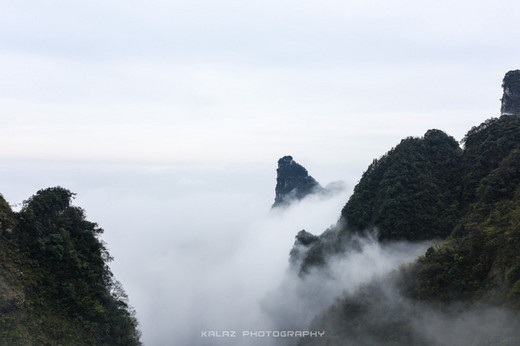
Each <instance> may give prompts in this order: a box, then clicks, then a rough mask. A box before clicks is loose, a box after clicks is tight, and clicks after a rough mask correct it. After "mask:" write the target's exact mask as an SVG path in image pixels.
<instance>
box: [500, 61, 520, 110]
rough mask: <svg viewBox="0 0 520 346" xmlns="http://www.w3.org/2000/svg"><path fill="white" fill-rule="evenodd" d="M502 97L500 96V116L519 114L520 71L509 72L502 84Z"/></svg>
mask: <svg viewBox="0 0 520 346" xmlns="http://www.w3.org/2000/svg"><path fill="white" fill-rule="evenodd" d="M502 88H504V95H503V96H502V107H501V108H500V113H501V114H502V115H515V114H520V70H514V71H509V72H507V73H506V75H505V77H504V81H503V83H502Z"/></svg>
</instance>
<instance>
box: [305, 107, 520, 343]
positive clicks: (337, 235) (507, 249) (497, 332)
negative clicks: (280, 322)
mask: <svg viewBox="0 0 520 346" xmlns="http://www.w3.org/2000/svg"><path fill="white" fill-rule="evenodd" d="M367 231H372V232H377V234H378V237H379V239H380V241H382V242H385V241H397V240H409V241H417V240H427V239H429V240H433V239H436V240H437V241H436V245H434V246H432V247H430V248H429V249H428V250H427V251H426V253H425V254H424V255H423V256H421V257H420V258H418V259H417V260H416V261H415V262H414V263H411V264H409V265H406V266H403V267H401V268H399V270H397V271H395V272H393V273H392V274H391V275H390V276H388V277H385V278H380V279H377V280H374V281H373V282H371V283H369V284H367V285H364V286H362V287H360V288H359V290H358V291H357V292H356V293H355V294H353V295H345V296H344V297H342V298H340V299H338V300H337V301H336V303H335V304H334V305H333V306H332V307H330V308H329V309H328V310H327V312H325V313H324V314H323V315H321V316H319V317H317V318H316V319H315V321H314V322H313V326H312V327H313V328H318V329H324V330H326V331H327V338H326V339H324V340H321V341H316V340H305V339H304V340H301V342H300V344H301V345H311V344H312V345H314V344H323V345H325V344H326V345H417V344H424V345H443V344H449V345H452V344H453V345H463V344H473V345H517V344H518V343H519V342H520V334H519V333H518V332H517V330H518V329H519V327H520V310H519V309H520V116H518V115H502V116H501V117H499V118H491V119H488V120H486V121H485V122H483V123H482V124H480V125H479V126H475V127H473V128H472V129H471V130H470V131H469V132H468V133H467V135H466V136H465V137H464V138H463V140H462V141H461V147H460V146H459V145H458V143H457V142H456V141H455V140H454V139H453V138H452V137H450V136H448V135H446V134H445V133H443V132H442V131H439V130H429V131H428V132H427V133H426V134H425V135H424V137H421V138H412V137H410V138H406V139H404V140H403V141H401V143H400V144H398V145H397V146H396V147H395V148H393V149H391V150H390V151H389V152H388V153H387V154H385V155H384V156H383V157H381V158H379V159H376V160H374V162H373V163H372V164H371V165H370V166H369V167H368V169H367V170H366V171H365V173H364V174H363V176H362V178H361V179H360V181H359V183H358V185H357V186H356V187H355V189H354V193H353V195H352V196H351V197H350V199H349V201H348V202H347V204H346V205H345V207H344V208H343V210H342V212H341V221H340V222H339V223H338V225H337V226H336V228H335V229H334V232H332V234H333V235H334V236H331V231H330V230H329V231H328V232H326V233H325V234H324V235H322V236H320V237H319V239H318V240H317V241H315V242H314V243H313V244H312V245H311V246H310V247H309V249H308V252H307V257H306V258H305V259H304V261H303V263H302V269H303V273H305V271H306V270H307V268H309V267H312V266H323V265H325V263H326V258H327V256H331V255H333V254H337V253H340V252H341V251H342V248H341V246H338V244H340V243H341V242H342V241H344V239H348V238H349V237H351V236H352V235H353V234H360V233H363V232H367ZM470 321H474V322H471V323H470ZM436 328H437V329H436ZM464 330H466V332H464Z"/></svg>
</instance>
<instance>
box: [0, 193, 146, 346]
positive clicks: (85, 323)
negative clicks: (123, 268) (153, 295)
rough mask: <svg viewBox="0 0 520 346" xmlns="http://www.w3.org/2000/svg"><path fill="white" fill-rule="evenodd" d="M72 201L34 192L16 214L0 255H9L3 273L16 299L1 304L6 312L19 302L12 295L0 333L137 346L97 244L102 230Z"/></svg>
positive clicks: (31, 340) (132, 322) (12, 340)
mask: <svg viewBox="0 0 520 346" xmlns="http://www.w3.org/2000/svg"><path fill="white" fill-rule="evenodd" d="M73 197H74V194H73V193H72V192H70V191H68V190H66V189H64V188H61V187H55V188H49V189H44V190H40V191H38V192H37V193H36V194H35V195H34V196H32V197H31V198H30V199H28V200H27V201H25V202H24V205H23V208H22V210H21V211H20V212H19V213H17V214H16V215H15V217H16V220H15V223H14V224H15V225H16V226H15V228H14V230H13V232H12V234H11V236H10V239H4V240H2V242H3V243H2V248H0V250H2V251H5V252H7V251H8V250H9V252H10V253H11V254H13V253H15V254H16V256H14V257H13V256H5V254H4V256H5V257H6V258H7V261H6V263H8V266H9V267H7V269H9V270H7V269H6V267H5V265H4V269H5V270H4V271H3V272H2V274H3V275H4V274H5V277H7V278H9V277H11V278H12V280H8V281H5V285H4V286H5V287H8V288H10V289H12V290H14V291H15V292H18V293H17V294H18V296H17V295H16V294H14V293H13V294H11V295H5V296H4V298H5V300H6V301H7V302H10V303H6V304H7V306H13V302H15V301H16V299H19V298H16V299H15V298H13V297H23V303H21V304H18V305H17V308H16V309H11V310H9V311H8V313H7V315H5V314H3V315H2V318H3V322H2V323H1V324H0V332H1V333H3V334H4V335H5V336H6V339H5V340H8V344H24V343H28V344H46V343H49V344H75V345H138V344H140V342H139V331H138V330H137V320H136V319H135V316H134V312H133V310H132V309H131V308H130V307H129V306H128V300H127V297H126V294H125V293H124V290H123V289H122V287H121V285H120V284H119V283H118V282H117V281H115V280H114V279H113V275H112V273H111V271H110V269H109V267H108V262H109V261H110V260H111V257H110V255H109V254H108V252H107V250H106V248H105V246H104V245H103V243H102V242H101V241H100V240H99V239H98V235H99V234H101V233H102V232H103V230H102V229H101V228H99V227H98V226H97V224H95V223H93V222H89V221H87V220H86V219H85V213H84V211H83V210H82V209H81V208H79V207H76V206H73V205H72V204H71V202H72V199H73ZM21 268H23V270H22V269H21ZM12 271H15V272H16V271H19V272H22V273H23V275H22V276H19V277H17V276H16V275H13V273H12ZM15 305H16V304H15ZM0 312H1V308H0Z"/></svg>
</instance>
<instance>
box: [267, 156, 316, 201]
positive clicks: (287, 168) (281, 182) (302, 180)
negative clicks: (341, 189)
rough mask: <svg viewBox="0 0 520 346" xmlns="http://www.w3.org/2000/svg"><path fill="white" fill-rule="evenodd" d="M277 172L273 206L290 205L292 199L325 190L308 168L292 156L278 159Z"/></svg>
mask: <svg viewBox="0 0 520 346" xmlns="http://www.w3.org/2000/svg"><path fill="white" fill-rule="evenodd" d="M276 174H277V176H276V188H275V193H276V196H275V199H274V204H273V206H272V207H273V208H275V207H279V206H284V205H288V204H289V203H290V202H291V201H292V200H295V199H296V200H299V199H302V198H304V197H305V196H307V195H309V194H312V193H315V192H321V191H324V189H323V188H322V187H321V185H320V184H319V183H318V182H317V181H316V180H315V179H314V178H313V177H311V176H310V175H309V173H308V172H307V170H306V169H305V168H304V167H303V166H302V165H300V164H298V163H296V161H294V160H293V158H292V156H284V157H282V158H281V159H279V160H278V168H277V169H276Z"/></svg>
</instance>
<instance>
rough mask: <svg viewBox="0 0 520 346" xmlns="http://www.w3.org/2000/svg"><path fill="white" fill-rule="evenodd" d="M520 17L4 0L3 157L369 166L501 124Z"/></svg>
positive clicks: (293, 4)
mask: <svg viewBox="0 0 520 346" xmlns="http://www.w3.org/2000/svg"><path fill="white" fill-rule="evenodd" d="M519 7H520V4H518V3H516V2H512V1H493V2H491V1H475V0H472V1H445V0H440V1H439V0H436V1H421V2H417V1H375V0H372V1H371V0H368V1H367V0H363V1H357V0H356V1H290V0H285V1H284V0H282V1H280V0H277V1H270V0H262V1H255V0H251V1H245V2H244V1H231V0H224V1H200V0H189V1H159V0H151V1H129V0H125V1H117V0H113V1H85V0H83V1H70V0H69V1H53V0H47V1H24V0H19V1H3V0H2V1H0V13H1V14H0V120H1V124H2V128H3V129H4V133H3V134H2V136H0V158H11V159H13V158H14V159H21V158H24V159H35V158H39V159H56V160H62V159H68V160H70V159H73V160H107V161H111V162H115V161H131V162H135V161H146V162H169V163H179V162H189V163H193V162H196V163H204V162H205V163H208V162H210V163H222V164H226V163H229V162H233V161H234V160H242V161H247V162H251V163H254V162H260V163H264V164H265V163H272V162H273V161H274V160H276V159H277V158H278V157H281V156H282V155H285V154H288V153H290V154H293V155H295V157H302V156H304V157H305V158H308V159H310V160H312V161H314V162H316V163H320V164H323V165H327V164H328V163H329V162H330V161H336V162H341V163H344V164H346V163H350V164H351V165H356V164H357V165H360V167H361V166H363V167H364V166H365V165H366V163H367V162H370V161H371V160H372V159H373V158H374V156H379V155H382V154H383V153H384V152H385V151H386V150H388V149H389V146H393V145H395V144H397V143H398V142H399V140H400V139H401V138H402V137H404V136H407V135H414V136H417V135H422V134H424V132H425V131H426V130H427V129H429V128H433V127H435V128H440V129H443V130H445V131H447V132H448V133H450V134H451V135H453V136H455V137H456V138H457V139H460V138H461V137H462V136H463V135H464V133H465V132H466V131H467V130H468V129H469V128H470V127H471V126H473V125H478V124H479V123H480V122H481V121H483V120H485V119H486V118H488V117H490V116H496V115H498V113H499V107H500V104H499V99H500V97H501V88H500V85H501V80H502V78H503V75H504V74H505V72H507V71H508V70H511V69H516V68H518V67H519V63H518V61H519V60H518V57H519V55H520V46H519V45H518V44H517V39H518V34H519V33H520V23H519V22H518V20H517V13H518V12H519V10H520V8H519ZM324 153H327V155H324Z"/></svg>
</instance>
